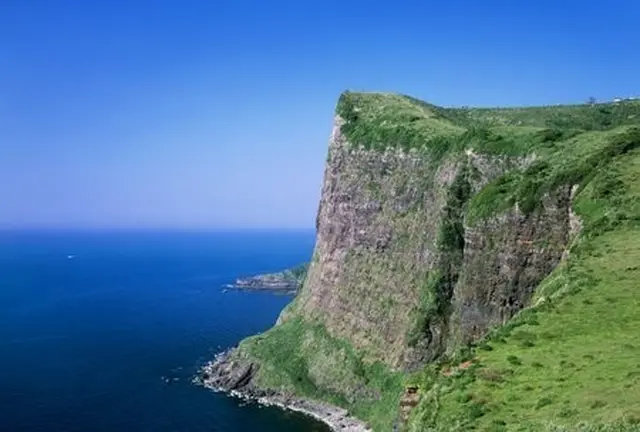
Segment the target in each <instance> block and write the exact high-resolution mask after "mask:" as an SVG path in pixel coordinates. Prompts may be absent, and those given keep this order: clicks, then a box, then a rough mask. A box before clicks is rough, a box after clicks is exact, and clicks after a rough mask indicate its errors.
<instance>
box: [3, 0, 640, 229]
mask: <svg viewBox="0 0 640 432" xmlns="http://www.w3.org/2000/svg"><path fill="white" fill-rule="evenodd" d="M0 11H1V12H0V227H4V228H177V229H215V228H241V227H252V228H275V227H284V228H306V227H308V228H312V227H313V224H314V222H315V213H316V209H317V204H318V199H319V195H320V188H321V182H322V175H323V168H324V161H325V155H326V148H327V139H328V136H329V133H330V128H331V119H332V112H333V109H334V106H335V103H336V100H337V97H338V95H339V94H340V92H342V91H343V90H345V89H351V90H384V91H398V92H403V93H408V94H411V95H413V96H416V97H419V98H422V99H425V100H428V101H430V102H433V103H437V104H443V105H482V106H487V105H533V104H551V103H571V102H578V103H580V102H584V101H585V100H586V99H587V98H588V97H589V96H594V97H596V98H597V99H600V100H606V99H611V98H613V97H615V96H618V95H622V96H629V95H638V93H640V55H638V52H639V51H638V47H639V46H640V32H639V31H638V23H639V22H640V2H638V1H637V0H600V1H590V0H582V1H573V0H553V1H551V0H538V1H514V0H510V1H491V0H483V1H478V0H464V1H462V0H447V1H428V0H423V1H402V0H393V1H391V0H389V1H385V2H377V1H374V0H370V1H360V0H353V1H347V0H342V1H334V0H323V1H319V0H317V1H316V0H304V1H302V0H300V1H293V0H292V1H282V0H269V1H267V0H253V1H248V0H233V1H231V0H215V1H212V0H207V1H191V0H180V1H177V0H172V1H169V0H153V1H151V0H150V1H135V0H129V1H117V0H108V1H102V0H92V1H84V0H75V1H58V0H40V1H34V0H2V1H0Z"/></svg>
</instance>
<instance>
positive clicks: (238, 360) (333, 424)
mask: <svg viewBox="0 0 640 432" xmlns="http://www.w3.org/2000/svg"><path fill="white" fill-rule="evenodd" d="M257 369H258V367H257V365H256V364H255V363H253V362H252V361H250V360H248V359H245V358H242V357H241V356H239V355H238V352H237V351H236V350H229V351H226V352H223V353H221V354H218V355H217V356H216V358H215V359H214V360H213V361H212V362H210V363H208V364H207V365H205V366H204V367H203V368H202V370H201V371H200V375H199V376H198V377H196V383H198V384H201V385H203V386H205V387H207V388H209V389H211V390H214V391H221V392H227V393H229V394H230V395H232V396H236V397H239V398H242V399H244V400H248V401H254V402H257V403H259V404H262V405H265V406H278V407H280V408H283V409H288V410H291V411H297V412H300V413H303V414H306V415H308V416H310V417H313V418H315V419H316V420H319V421H322V422H324V423H325V424H327V425H328V426H329V427H330V428H331V430H333V431H335V432H371V429H369V428H368V427H367V425H366V424H365V423H364V422H362V421H360V420H358V419H356V418H355V417H353V416H351V415H350V414H349V413H348V411H347V410H345V409H342V408H339V407H335V406H332V405H329V404H327V403H324V402H318V401H312V400H306V399H303V398H300V397H294V396H292V395H289V394H284V393H281V392H277V391H273V390H266V389H260V388H257V387H255V386H254V384H253V382H252V379H253V377H254V375H255V373H256V371H257Z"/></svg>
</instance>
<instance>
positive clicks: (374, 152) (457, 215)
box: [207, 92, 640, 431]
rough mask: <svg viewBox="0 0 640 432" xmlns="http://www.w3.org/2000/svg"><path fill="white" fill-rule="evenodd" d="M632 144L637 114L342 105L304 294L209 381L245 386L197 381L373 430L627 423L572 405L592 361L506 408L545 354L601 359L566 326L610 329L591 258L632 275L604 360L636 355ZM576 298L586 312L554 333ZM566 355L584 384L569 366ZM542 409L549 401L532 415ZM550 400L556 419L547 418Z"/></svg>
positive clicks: (607, 108) (389, 100) (610, 408)
mask: <svg viewBox="0 0 640 432" xmlns="http://www.w3.org/2000/svg"><path fill="white" fill-rule="evenodd" d="M639 147H640V104H639V103H637V102H631V101H629V102H623V103H616V104H599V105H594V106H591V105H576V106H550V107H534V108H511V109H466V108H458V109H453V108H442V107H438V106H435V105H430V104H427V103H425V102H422V101H419V100H416V99H414V98H411V97H408V96H403V95H396V94H385V93H351V92H345V93H344V94H342V95H341V96H340V99H339V102H338V104H337V108H336V115H335V119H334V126H333V131H332V134H331V138H330V143H329V151H328V157H327V163H326V168H325V173H324V182H323V187H322V196H321V201H320V205H319V210H318V216H317V238H316V246H315V251H314V254H313V259H312V262H311V263H310V266H309V269H308V272H307V275H306V279H305V282H304V285H303V287H302V289H301V290H300V292H299V294H298V296H297V297H296V299H295V300H294V301H293V302H292V303H291V304H290V305H289V306H288V307H287V308H286V309H285V310H284V311H283V312H282V314H281V316H280V318H279V319H278V322H277V325H276V326H275V327H274V328H273V329H271V330H269V331H268V332H266V333H264V334H261V335H257V336H254V337H251V338H249V339H247V340H245V341H243V342H242V343H241V344H240V345H239V347H238V348H237V349H235V350H234V351H232V352H231V353H229V354H227V355H226V357H225V362H224V364H225V366H224V367H220V366H219V364H218V369H220V370H224V371H225V374H227V375H228V374H231V376H236V375H238V374H239V375H241V376H242V377H241V378H242V379H240V380H234V383H233V385H228V383H227V384H225V382H223V381H224V380H221V378H220V374H219V373H218V374H217V373H209V375H208V377H207V379H208V380H209V382H210V383H214V384H215V385H213V384H212V386H214V387H219V388H222V389H226V390H237V391H242V389H243V388H244V389H251V391H249V393H251V392H255V391H256V389H260V391H265V390H267V391H268V392H270V393H269V394H271V395H276V394H277V395H280V396H282V395H296V396H297V397H304V398H306V399H310V400H317V401H325V402H328V403H331V404H333V405H337V406H342V407H345V408H347V409H348V410H349V411H350V412H351V413H353V414H355V415H356V416H357V417H359V418H361V419H362V420H365V421H366V422H367V425H368V426H367V427H369V426H370V427H372V428H373V429H374V430H376V431H378V430H379V431H389V430H393V428H396V429H402V428H406V429H410V430H416V431H419V430H440V429H442V430H451V429H452V428H453V429H456V428H458V429H460V430H466V429H468V428H470V427H485V426H486V427H487V428H490V427H494V428H498V429H491V430H508V429H510V428H513V429H515V428H522V427H531V428H532V429H531V430H540V429H536V428H539V427H543V426H542V425H545V427H547V426H548V423H549V421H551V420H553V421H555V423H554V424H557V425H560V426H567V427H572V425H576V424H577V423H578V422H579V421H581V420H593V421H594V422H599V421H605V422H608V423H611V422H617V421H623V420H624V421H626V420H628V418H627V417H629V416H631V417H632V419H633V418H634V417H633V416H635V415H638V416H640V412H638V409H637V408H632V407H633V406H634V405H633V404H632V403H631V402H623V401H622V400H618V399H616V402H615V403H613V404H611V403H610V401H606V402H604V405H601V404H602V401H601V402H600V405H601V406H596V405H598V404H597V403H595V402H591V405H593V406H592V407H591V410H590V411H589V410H587V409H585V408H584V407H583V405H581V403H580V402H579V400H581V399H580V398H585V397H586V398H587V399H588V397H587V396H585V395H588V394H589V392H591V391H593V390H594V389H599V388H600V387H598V386H597V385H595V384H594V385H593V386H592V387H589V386H588V385H587V386H586V387H585V385H584V383H585V382H590V380H589V379H587V378H584V379H583V378H580V376H581V374H586V373H589V371H591V372H593V371H594V370H597V368H598V366H597V364H600V363H594V364H591V363H589V362H586V364H585V365H584V366H583V368H582V369H578V370H573V369H572V370H571V373H569V375H571V376H572V378H571V379H573V380H574V381H573V382H572V381H571V379H569V378H567V377H565V380H564V381H561V383H562V382H567V380H568V381H569V384H566V385H564V384H562V385H559V386H557V384H558V383H557V382H556V383H554V382H552V381H549V382H546V381H544V380H542V381H540V382H538V384H539V387H538V388H535V389H534V391H533V393H532V394H531V395H528V396H527V395H525V396H524V397H523V396H522V395H521V394H518V397H520V399H524V400H525V402H522V403H514V404H515V405H514V404H512V405H509V403H507V401H506V400H507V399H509V397H508V395H509V394H510V393H509V392H510V391H512V390H513V389H515V388H518V385H519V383H521V382H522V380H526V379H528V378H531V377H532V376H534V375H535V374H536V373H539V371H538V369H540V367H538V366H535V365H544V364H545V363H547V364H550V361H549V360H548V358H549V356H553V355H554V353H553V351H554V350H558V349H560V348H559V347H567V346H569V347H570V346H572V345H571V343H574V344H575V343H576V342H575V338H579V337H581V338H583V341H584V343H585V344H587V345H588V344H589V343H593V344H594V347H595V346H596V342H594V341H596V340H599V339H598V338H602V337H603V335H602V334H599V333H598V331H599V329H598V328H597V327H589V328H588V329H585V328H583V327H584V326H583V325H582V324H584V323H581V319H580V318H579V317H580V316H581V315H584V316H592V317H595V318H597V319H600V320H605V321H603V324H604V323H606V319H605V317H604V316H598V314H597V313H595V312H594V311H593V310H592V309H593V308H595V307H596V306H595V305H596V303H597V300H598V299H599V294H598V289H599V288H598V287H600V285H599V284H602V283H605V281H608V279H607V277H605V276H603V275H604V274H605V273H606V274H609V273H607V272H610V271H611V270H612V269H613V268H614V267H612V266H613V265H614V263H610V264H607V265H605V264H601V265H600V267H598V265H597V264H593V265H587V264H585V263H587V262H589V261H588V260H589V259H592V258H594V256H595V257H598V255H597V254H598V253H600V254H602V253H603V252H602V250H601V248H602V247H604V246H602V245H608V246H607V247H606V249H605V250H608V251H609V252H608V253H610V254H613V255H615V254H621V255H620V258H619V260H620V261H619V263H622V262H626V263H629V264H628V265H627V267H625V270H624V274H621V275H620V276H619V280H617V282H616V283H615V284H614V287H613V288H611V283H610V282H611V281H609V282H606V283H609V285H608V286H609V289H610V295H611V296H614V297H615V295H616V294H615V293H618V295H619V297H620V298H626V299H627V301H630V303H627V304H626V305H625V307H626V308H629V310H628V311H626V312H621V313H622V314H623V315H624V317H625V318H624V322H618V324H617V325H618V326H619V327H616V329H615V330H614V329H611V331H610V332H609V333H610V334H609V336H608V338H609V342H611V341H617V344H616V345H615V349H614V350H613V352H611V353H608V355H610V356H612V357H613V356H616V355H617V356H620V355H622V356H623V357H624V358H627V357H629V358H631V356H633V355H635V354H639V355H640V352H638V347H637V346H636V344H635V342H634V343H628V342H629V341H628V340H627V338H628V337H629V335H630V334H631V333H629V332H630V331H631V330H630V329H632V328H634V327H635V328H636V330H637V329H639V328H640V318H638V317H639V316H640V314H637V313H636V312H640V305H639V304H638V303H639V302H640V296H638V293H637V291H633V289H632V287H631V285H630V284H632V283H633V280H634V278H635V281H636V282H637V280H638V276H639V275H640V274H639V273H638V270H639V269H640V268H639V267H638V266H637V262H640V261H637V262H636V264H635V265H633V262H632V261H633V259H634V258H635V259H638V258H640V256H639V255H638V244H640V236H639V235H638V229H637V228H638V222H639V221H640V207H639V206H638V202H640V196H639V195H640V193H639V190H638V184H640V182H639V176H640V169H639V167H640V153H639V152H640V150H639ZM608 236H609V237H611V236H612V237H611V240H607V239H608V238H609V237H608ZM616 236H617V237H616ZM634 241H635V243H634ZM592 254H596V255H592ZM625 254H626V258H624V259H623V258H622V257H623V256H625ZM600 257H602V255H600ZM619 263H618V264H619ZM618 264H616V265H618ZM603 266H604V267H603ZM607 266H609V267H607ZM597 268H602V270H596V269H597ZM630 281H631V282H630ZM616 284H617V285H616ZM587 287H588V289H587ZM600 289H604V288H600ZM578 293H581V294H582V295H586V296H587V297H585V298H584V299H582V300H581V303H580V305H579V306H577V305H574V306H573V308H574V310H570V311H566V312H564V313H562V314H561V315H560V316H557V315H558V314H559V313H560V311H562V310H563V308H566V307H567V304H571V303H572V302H573V300H572V295H575V296H577V295H578ZM618 300H619V299H617V297H616V300H614V302H613V303H615V302H616V301H618ZM589 302H591V303H589ZM590 308H591V309H590ZM633 308H636V309H633ZM598 310H599V309H598ZM608 312H611V311H610V310H608ZM532 317H533V318H532ZM618 318H619V317H618ZM563 319H565V320H568V321H569V323H572V324H567V325H569V327H567V329H566V330H567V332H566V333H562V332H560V333H558V334H555V338H554V337H550V338H549V339H545V336H544V334H546V333H545V332H550V331H551V330H550V328H552V327H554V326H555V325H556V324H554V323H558V322H562V320H563ZM609 319H610V320H611V319H613V320H614V321H615V318H611V317H609ZM542 323H544V325H542ZM545 326H547V327H545ZM515 329H517V331H516V330H515ZM581 331H586V333H580V332H581ZM589 331H592V332H594V333H593V334H591V333H589ZM492 341H494V343H492ZM495 341H498V342H497V345H499V346H496V343H495ZM541 341H545V342H544V343H541ZM589 341H591V342H589ZM578 345H579V344H578ZM627 345H628V346H627ZM625 346H626V348H625ZM520 350H524V352H526V357H527V364H526V366H523V360H522V359H521V356H523V355H524V354H522V353H521V352H520ZM595 350H596V348H594V352H595ZM580 352H581V355H583V356H585V355H589V356H591V357H593V359H595V358H596V357H597V356H598V355H599V356H600V357H598V358H599V361H600V362H602V361H606V358H607V356H606V355H602V353H601V352H600V351H598V355H596V354H594V353H591V352H589V353H587V354H583V353H582V351H580ZM516 353H520V354H521V355H520V356H519V355H516ZM634 353H635V354H634ZM566 356H568V357H566V358H568V359H565V360H563V361H565V363H566V364H569V363H571V364H572V365H573V367H575V368H577V366H576V365H577V364H578V362H577V361H576V359H575V358H573V357H572V354H571V349H567V354H566ZM625 356H626V357H625ZM514 357H515V358H516V360H514ZM585 358H586V357H585ZM509 359H511V360H509ZM542 360H544V362H543V361H542ZM556 360H557V359H556ZM558 361H560V360H558ZM558 361H555V363H558ZM230 364H233V367H228V366H229V365H230ZM534 364H535V365H534ZM461 365H463V366H461ZM544 367H545V366H542V368H544ZM573 367H572V368H573ZM629 367H631V366H629ZM634 367H635V366H634ZM528 368H530V369H531V370H528ZM536 368H537V369H536ZM218 369H216V370H218ZM634 370H635V369H634ZM634 370H628V369H626V368H623V371H621V372H620V374H621V375H620V376H623V375H624V376H627V375H628V374H631V375H628V377H630V378H632V380H631V381H630V382H631V384H630V386H629V387H625V388H627V389H631V390H628V391H630V392H631V395H632V397H631V399H629V400H630V401H640V387H639V385H638V376H640V374H636V375H634ZM238 371H240V372H243V371H244V372H246V371H250V373H246V374H244V373H240V372H238ZM210 372H211V371H210ZM567 372H568V371H567ZM572 374H573V375H572ZM575 374H577V376H576V375H575ZM535 376H537V375H535ZM616 377H617V375H616ZM616 379H617V378H616ZM614 381H615V380H614ZM620 385H621V384H620ZM620 385H618V384H616V385H613V384H611V385H610V386H609V387H606V386H604V387H606V389H608V390H609V391H611V392H613V391H615V390H616V389H617V390H620ZM407 386H409V387H407ZM563 386H564V387H567V386H569V387H571V386H573V387H571V388H569V389H567V388H564V387H563ZM563 388H564V390H563ZM509 389H511V390H509ZM543 389H545V390H543ZM601 390H602V389H601ZM603 391H604V390H603ZM538 392H540V393H545V392H547V393H550V394H554V395H555V394H558V395H560V396H554V397H551V396H547V399H549V400H543V401H542V402H540V400H541V398H542V396H538ZM522 393H526V391H523V392H522ZM574 396H575V397H577V398H578V402H576V400H573V399H572V398H573V397H574ZM536 397H537V399H536ZM530 399H531V400H530ZM560 399H563V401H564V400H566V401H569V402H566V403H565V402H562V403H563V404H564V405H563V406H554V405H555V404H556V403H557V404H560V403H561V402H559V400H560ZM409 400H410V401H411V402H410V403H408V402H407V401H409ZM503 400H504V401H505V402H504V403H502V402H501V401H503ZM547 402H548V403H547ZM586 404H587V405H589V403H586ZM408 405H410V406H409V408H406V407H407V406H408ZM538 405H541V406H538ZM537 406H538V407H537ZM551 406H553V409H554V411H551V408H550V407H551ZM638 406H640V405H638ZM513 407H515V408H513ZM527 407H528V408H527ZM536 407H537V408H536ZM605 407H607V409H606V410H605ZM531 410H533V411H534V412H535V414H533V415H532V414H530V413H527V412H528V411H531ZM563 410H564V411H563ZM605 411H606V413H607V414H605ZM509 412H510V413H511V414H509V415H508V416H506V414H505V413H509ZM562 413H564V414H562ZM611 413H614V414H611ZM635 418H640V417H635ZM625 419H626V420H625ZM629 422H630V423H629V424H632V421H629ZM625 424H626V423H625Z"/></svg>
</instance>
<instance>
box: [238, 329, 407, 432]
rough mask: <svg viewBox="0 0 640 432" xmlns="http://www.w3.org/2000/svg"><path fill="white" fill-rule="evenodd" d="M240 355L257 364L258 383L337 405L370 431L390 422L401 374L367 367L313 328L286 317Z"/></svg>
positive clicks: (343, 345) (252, 340)
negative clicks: (370, 427) (359, 419)
mask: <svg viewBox="0 0 640 432" xmlns="http://www.w3.org/2000/svg"><path fill="white" fill-rule="evenodd" d="M240 351H241V353H243V354H244V355H249V356H250V357H251V358H253V359H254V360H257V361H258V362H259V363H260V365H261V366H260V369H259V371H258V378H257V379H258V384H259V385H260V386H262V387H264V388H270V389H276V390H280V391H283V392H292V393H295V394H297V395H300V396H305V397H307V398H309V399H315V400H323V401H328V402H330V403H333V404H335V405H338V406H342V407H344V408H346V409H348V410H349V411H350V412H352V413H353V414H355V415H356V416H357V417H358V418H361V419H365V420H366V421H367V422H368V423H369V424H370V425H371V426H372V427H374V428H375V430H386V428H387V427H389V425H391V424H392V423H393V422H394V421H395V420H396V416H397V412H398V403H399V398H400V395H401V392H402V375H401V374H400V373H397V372H396V373H394V372H391V371H390V370H389V369H388V368H387V367H386V366H384V365H383V364H382V363H380V362H376V363H369V362H366V361H364V360H363V358H362V354H361V353H359V352H357V351H356V350H354V348H353V346H352V345H351V344H350V343H349V342H347V341H345V340H342V339H338V338H334V337H332V336H330V335H329V334H328V333H327V331H326V329H325V328H324V327H323V326H322V325H321V324H318V323H312V322H308V321H305V320H303V319H302V318H300V317H294V318H291V319H289V320H287V321H285V322H284V323H282V324H281V325H279V326H276V327H274V328H272V329H270V330H269V331H268V332H266V333H265V334H261V335H257V336H253V337H251V338H249V339H245V340H244V341H243V342H242V343H241V344H240Z"/></svg>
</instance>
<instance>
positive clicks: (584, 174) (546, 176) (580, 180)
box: [466, 126, 640, 224]
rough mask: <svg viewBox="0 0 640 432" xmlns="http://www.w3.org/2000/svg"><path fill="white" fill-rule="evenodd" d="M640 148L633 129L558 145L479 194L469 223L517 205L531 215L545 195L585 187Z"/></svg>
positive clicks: (591, 134) (471, 206) (582, 136)
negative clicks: (614, 161) (563, 188)
mask: <svg viewBox="0 0 640 432" xmlns="http://www.w3.org/2000/svg"><path fill="white" fill-rule="evenodd" d="M638 147H640V128H638V127H629V126H626V127H619V128H616V129H613V130H609V131H603V132H586V133H582V134H580V135H578V136H575V137H573V138H571V139H569V140H565V141H561V142H557V143H555V144H554V148H553V150H552V151H549V152H547V153H542V154H541V156H540V157H539V158H538V159H537V160H536V161H535V162H534V163H533V164H532V165H530V166H529V167H527V168H526V169H523V170H513V171H510V172H508V173H507V174H505V175H503V176H501V177H499V178H497V179H496V180H495V181H493V182H492V183H491V184H489V185H487V186H486V187H485V188H484V189H483V190H481V191H480V192H479V193H478V194H476V195H475V196H474V197H473V198H472V199H471V201H470V203H469V206H468V209H467V218H466V222H467V223H468V224H473V223H475V222H476V221H478V220H480V219H483V218H486V217H488V216H491V215H493V214H495V213H497V212H500V211H503V210H506V209H508V208H512V207H513V206H514V204H516V203H518V205H519V208H520V210H522V211H523V212H524V213H525V214H527V213H530V212H531V211H533V210H535V209H536V207H537V206H538V205H539V204H540V202H541V199H542V197H543V195H544V194H546V193H550V192H552V191H554V190H555V189H556V188H558V187H559V186H562V185H579V186H584V185H585V184H586V183H587V182H589V181H590V180H591V176H592V175H594V173H597V172H598V171H599V170H600V169H602V168H603V167H605V166H606V165H608V164H609V163H610V162H611V160H612V159H613V158H614V157H616V156H618V155H620V154H623V153H626V152H629V151H631V150H633V149H635V148H638ZM605 186H606V187H605V188H604V189H607V188H611V187H615V185H614V184H606V185H605ZM600 187H601V188H603V186H602V185H600Z"/></svg>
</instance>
